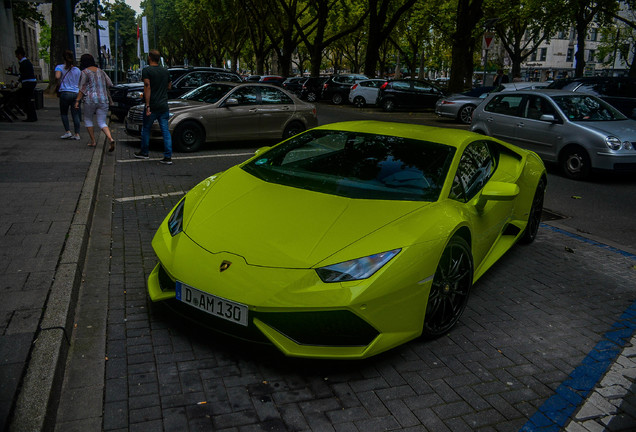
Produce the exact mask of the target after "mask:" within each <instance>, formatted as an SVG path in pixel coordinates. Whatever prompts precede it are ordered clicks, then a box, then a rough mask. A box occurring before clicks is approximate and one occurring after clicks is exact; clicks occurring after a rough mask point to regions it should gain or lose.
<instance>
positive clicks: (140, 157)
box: [133, 151, 149, 159]
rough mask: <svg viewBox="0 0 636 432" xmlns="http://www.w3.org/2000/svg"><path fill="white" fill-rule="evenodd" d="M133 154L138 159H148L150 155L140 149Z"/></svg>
mask: <svg viewBox="0 0 636 432" xmlns="http://www.w3.org/2000/svg"><path fill="white" fill-rule="evenodd" d="M133 156H135V157H136V158H137V159H148V157H149V156H148V155H147V154H143V153H142V152H140V151H139V152H135V153H133Z"/></svg>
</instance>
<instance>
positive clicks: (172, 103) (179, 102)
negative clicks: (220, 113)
mask: <svg viewBox="0 0 636 432" xmlns="http://www.w3.org/2000/svg"><path fill="white" fill-rule="evenodd" d="M212 106H213V104H209V103H206V102H198V101H190V100H185V99H171V100H169V101H168V107H169V108H170V112H171V113H174V114H176V113H178V112H181V111H187V110H190V109H192V108H200V107H212Z"/></svg>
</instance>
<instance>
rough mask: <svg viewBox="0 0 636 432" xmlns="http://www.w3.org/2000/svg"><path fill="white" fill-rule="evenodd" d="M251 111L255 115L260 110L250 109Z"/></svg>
mask: <svg viewBox="0 0 636 432" xmlns="http://www.w3.org/2000/svg"><path fill="white" fill-rule="evenodd" d="M249 111H250V112H251V113H255V112H258V108H252V109H250V110H249Z"/></svg>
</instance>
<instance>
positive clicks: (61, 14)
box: [46, 0, 79, 93]
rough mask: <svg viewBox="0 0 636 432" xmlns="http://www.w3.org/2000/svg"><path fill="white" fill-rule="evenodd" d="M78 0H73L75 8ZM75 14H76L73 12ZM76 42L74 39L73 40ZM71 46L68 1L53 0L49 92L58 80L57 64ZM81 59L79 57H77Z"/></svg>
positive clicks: (47, 90)
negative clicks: (68, 25)
mask: <svg viewBox="0 0 636 432" xmlns="http://www.w3.org/2000/svg"><path fill="white" fill-rule="evenodd" d="M76 4H77V1H76V0H73V1H71V7H72V8H73V11H74V10H75V5H76ZM71 15H74V14H71ZM71 43H74V41H71ZM71 48H72V47H71V46H69V42H68V38H67V31H66V1H65V0H53V1H52V4H51V46H50V48H49V53H50V54H51V61H50V63H49V77H51V79H49V86H48V87H47V89H46V92H47V93H53V91H54V89H55V86H56V85H57V81H56V80H55V66H56V65H58V64H60V63H63V60H62V59H63V58H64V51H65V50H67V49H71ZM76 60H77V61H79V58H76Z"/></svg>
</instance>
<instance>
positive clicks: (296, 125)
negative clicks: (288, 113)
mask: <svg viewBox="0 0 636 432" xmlns="http://www.w3.org/2000/svg"><path fill="white" fill-rule="evenodd" d="M304 130H305V126H304V125H303V124H302V123H300V122H297V121H294V122H291V123H290V124H288V125H287V127H286V128H285V131H283V139H287V138H291V137H293V136H294V135H298V134H299V133H301V132H303V131H304Z"/></svg>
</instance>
